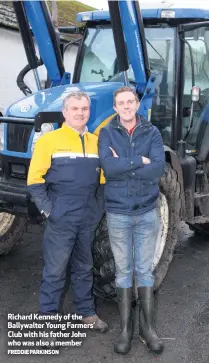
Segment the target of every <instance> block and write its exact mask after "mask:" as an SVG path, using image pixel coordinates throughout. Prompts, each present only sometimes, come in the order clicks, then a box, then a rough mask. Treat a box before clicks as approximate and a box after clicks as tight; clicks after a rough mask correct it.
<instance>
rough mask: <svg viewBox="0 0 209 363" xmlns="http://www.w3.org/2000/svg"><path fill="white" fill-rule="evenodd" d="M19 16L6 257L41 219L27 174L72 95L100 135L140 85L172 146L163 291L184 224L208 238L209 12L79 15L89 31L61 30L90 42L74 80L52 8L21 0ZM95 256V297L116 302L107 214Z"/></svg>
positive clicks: (0, 150)
mask: <svg viewBox="0 0 209 363" xmlns="http://www.w3.org/2000/svg"><path fill="white" fill-rule="evenodd" d="M14 9H15V12H16V16H17V20H18V23H19V28H20V32H21V35H22V40H23V44H24V47H25V51H26V55H27V59H28V66H27V67H26V69H25V71H23V72H22V73H21V77H19V82H18V84H19V86H20V88H21V89H22V90H23V92H24V94H25V97H24V98H22V99H21V100H18V101H17V102H15V103H14V104H13V105H11V106H9V107H8V109H7V110H6V113H5V114H4V115H3V116H2V117H1V118H0V122H1V123H0V173H1V178H0V212H1V213H0V215H1V222H0V223H1V228H0V231H1V236H0V253H2V254H3V253H7V252H8V251H9V250H10V249H11V248H12V247H13V246H14V245H15V244H16V243H17V241H18V240H19V239H20V237H21V234H22V233H23V230H24V226H25V224H26V221H27V220H31V221H32V220H34V218H35V219H36V218H40V215H39V213H38V211H37V209H36V207H35V205H34V203H33V201H32V200H31V199H30V197H29V195H28V193H27V189H26V179H27V173H28V167H29V164H30V159H31V155H32V152H33V149H34V145H35V143H36V141H37V139H38V138H39V137H40V136H41V135H42V134H44V133H45V132H50V131H51V130H53V129H55V128H57V127H60V125H61V123H62V121H63V120H62V114H61V108H62V102H63V98H64V97H65V96H66V95H67V94H68V93H69V92H71V91H76V90H82V91H85V92H87V93H88V94H89V96H90V97H91V118H90V120H89V123H88V128H89V130H90V132H94V133H96V134H98V133H99V130H100V128H101V127H103V126H104V125H106V124H107V123H108V122H109V121H110V120H111V118H112V117H113V116H114V110H113V108H112V106H113V92H114V91H115V90H116V89H117V88H119V87H120V86H122V85H131V87H134V88H135V89H136V91H137V92H138V94H139V95H140V96H141V97H142V99H141V104H140V108H139V111H138V112H139V113H141V114H143V116H144V117H147V118H149V119H151V121H152V123H153V124H154V125H156V126H157V127H158V129H159V130H160V132H161V134H162V137H163V140H164V145H165V154H166V162H167V163H166V170H165V174H164V176H163V177H162V178H161V180H160V190H161V194H160V198H159V202H158V212H159V215H160V220H161V223H160V226H159V232H158V243H157V248H156V253H155V259H154V262H153V270H154V273H155V287H156V288H158V287H159V285H160V283H161V282H162V280H163V278H164V277H165V275H166V273H167V270H168V267H169V264H170V262H171V260H172V257H173V251H174V248H175V245H176V243H177V240H178V230H179V223H180V221H185V222H186V223H187V224H189V225H190V227H191V228H193V229H194V230H196V231H199V232H204V233H209V182H208V181H209V142H208V139H209V122H208V121H209V11H206V10H203V9H171V8H169V9H164V8H162V9H146V10H143V9H142V10H141V11H140V8H139V4H138V2H137V1H109V11H92V12H85V13H80V14H78V15H77V20H78V21H79V22H80V23H82V22H83V26H81V27H65V28H62V31H64V32H67V33H71V34H72V33H74V34H77V33H80V34H82V36H83V37H82V42H81V44H80V47H79V50H78V55H77V61H76V64H75V70H74V74H73V77H71V74H69V73H66V72H65V69H64V65H63V54H62V51H61V48H60V44H59V37H58V33H57V32H56V31H55V28H54V26H53V25H52V22H51V18H50V15H49V11H48V9H47V5H46V3H45V2H44V1H35V2H34V1H23V2H22V1H17V2H14ZM34 38H35V40H36V43H37V45H38V49H39V54H40V58H38V57H37V55H36V52H35V47H34V43H33V39H34ZM41 64H44V65H45V67H46V69H47V74H48V80H47V88H46V89H41V84H40V79H39V75H38V67H39V66H40V65H41ZM28 70H33V72H34V76H35V80H36V84H37V88H38V91H37V92H36V93H34V94H30V90H29V89H28V87H27V85H26V84H25V83H24V79H23V76H24V74H25V73H26V71H28ZM148 192H149V191H148ZM93 254H94V276H95V282H94V292H95V294H96V295H98V296H101V297H104V298H106V299H114V297H115V286H114V260H113V256H112V254H111V250H110V245H109V240H108V234H107V227H106V220H105V216H104V218H103V219H102V221H101V223H100V226H99V228H98V230H97V233H96V239H95V243H94V248H93Z"/></svg>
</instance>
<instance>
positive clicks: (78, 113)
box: [62, 97, 90, 131]
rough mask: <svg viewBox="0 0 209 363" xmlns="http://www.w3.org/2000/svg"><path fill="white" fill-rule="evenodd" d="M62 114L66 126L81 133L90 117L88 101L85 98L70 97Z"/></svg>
mask: <svg viewBox="0 0 209 363" xmlns="http://www.w3.org/2000/svg"><path fill="white" fill-rule="evenodd" d="M62 112H63V116H64V118H65V122H66V124H67V125H69V126H71V127H73V128H74V129H76V130H78V131H82V130H83V129H84V128H85V125H86V124H87V122H88V120H89V116H90V105H89V101H88V100H87V98H86V97H81V99H77V98H75V97H70V98H69V100H68V102H67V104H66V106H65V108H63V111H62Z"/></svg>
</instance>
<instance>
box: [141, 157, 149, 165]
mask: <svg viewBox="0 0 209 363" xmlns="http://www.w3.org/2000/svg"><path fill="white" fill-rule="evenodd" d="M142 161H143V164H150V163H151V160H150V159H149V158H146V157H145V156H142Z"/></svg>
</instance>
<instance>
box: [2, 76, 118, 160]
mask: <svg viewBox="0 0 209 363" xmlns="http://www.w3.org/2000/svg"><path fill="white" fill-rule="evenodd" d="M122 85H123V83H122V82H111V83H109V82H102V83H82V84H72V85H64V86H58V87H55V88H53V89H48V90H44V91H42V92H37V93H35V94H33V95H31V96H28V97H24V98H23V99H22V100H20V101H19V102H15V103H14V104H13V105H11V106H10V107H9V108H8V109H7V111H6V113H5V116H15V117H25V118H34V117H35V115H36V114H37V113H38V112H41V111H42V112H44V111H61V110H62V105H63V99H64V98H65V97H66V96H67V95H68V94H69V93H70V92H75V91H78V90H81V91H83V92H86V93H87V94H88V95H89V96H90V97H91V117H90V119H89V121H88V124H87V126H88V129H89V131H90V132H94V130H95V129H96V128H97V127H98V126H99V125H100V123H101V122H102V121H104V120H105V119H106V118H107V117H109V116H110V115H112V114H113V113H115V111H114V110H113V92H114V91H115V90H116V89H118V88H119V87H121V86H122ZM26 105H27V106H29V105H30V106H31V108H30V110H29V111H28V112H25V113H23V112H21V108H22V107H24V106H26ZM6 131H7V125H6V124H5V139H4V140H6ZM33 135H34V131H33V132H32V134H31V137H30V142H29V144H28V151H27V153H19V152H18V153H16V152H12V151H9V152H8V151H6V145H5V149H4V150H3V151H2V152H1V153H2V154H4V155H11V156H18V157H24V158H30V157H31V151H30V150H31V144H32V139H33Z"/></svg>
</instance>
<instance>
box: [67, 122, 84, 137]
mask: <svg viewBox="0 0 209 363" xmlns="http://www.w3.org/2000/svg"><path fill="white" fill-rule="evenodd" d="M62 127H63V128H65V129H69V130H72V131H74V132H76V133H77V134H78V135H81V136H84V135H85V134H87V132H88V127H87V126H85V129H84V131H83V133H82V134H81V133H80V132H79V131H78V130H76V129H74V127H72V126H69V125H67V124H66V122H63V124H62Z"/></svg>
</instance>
